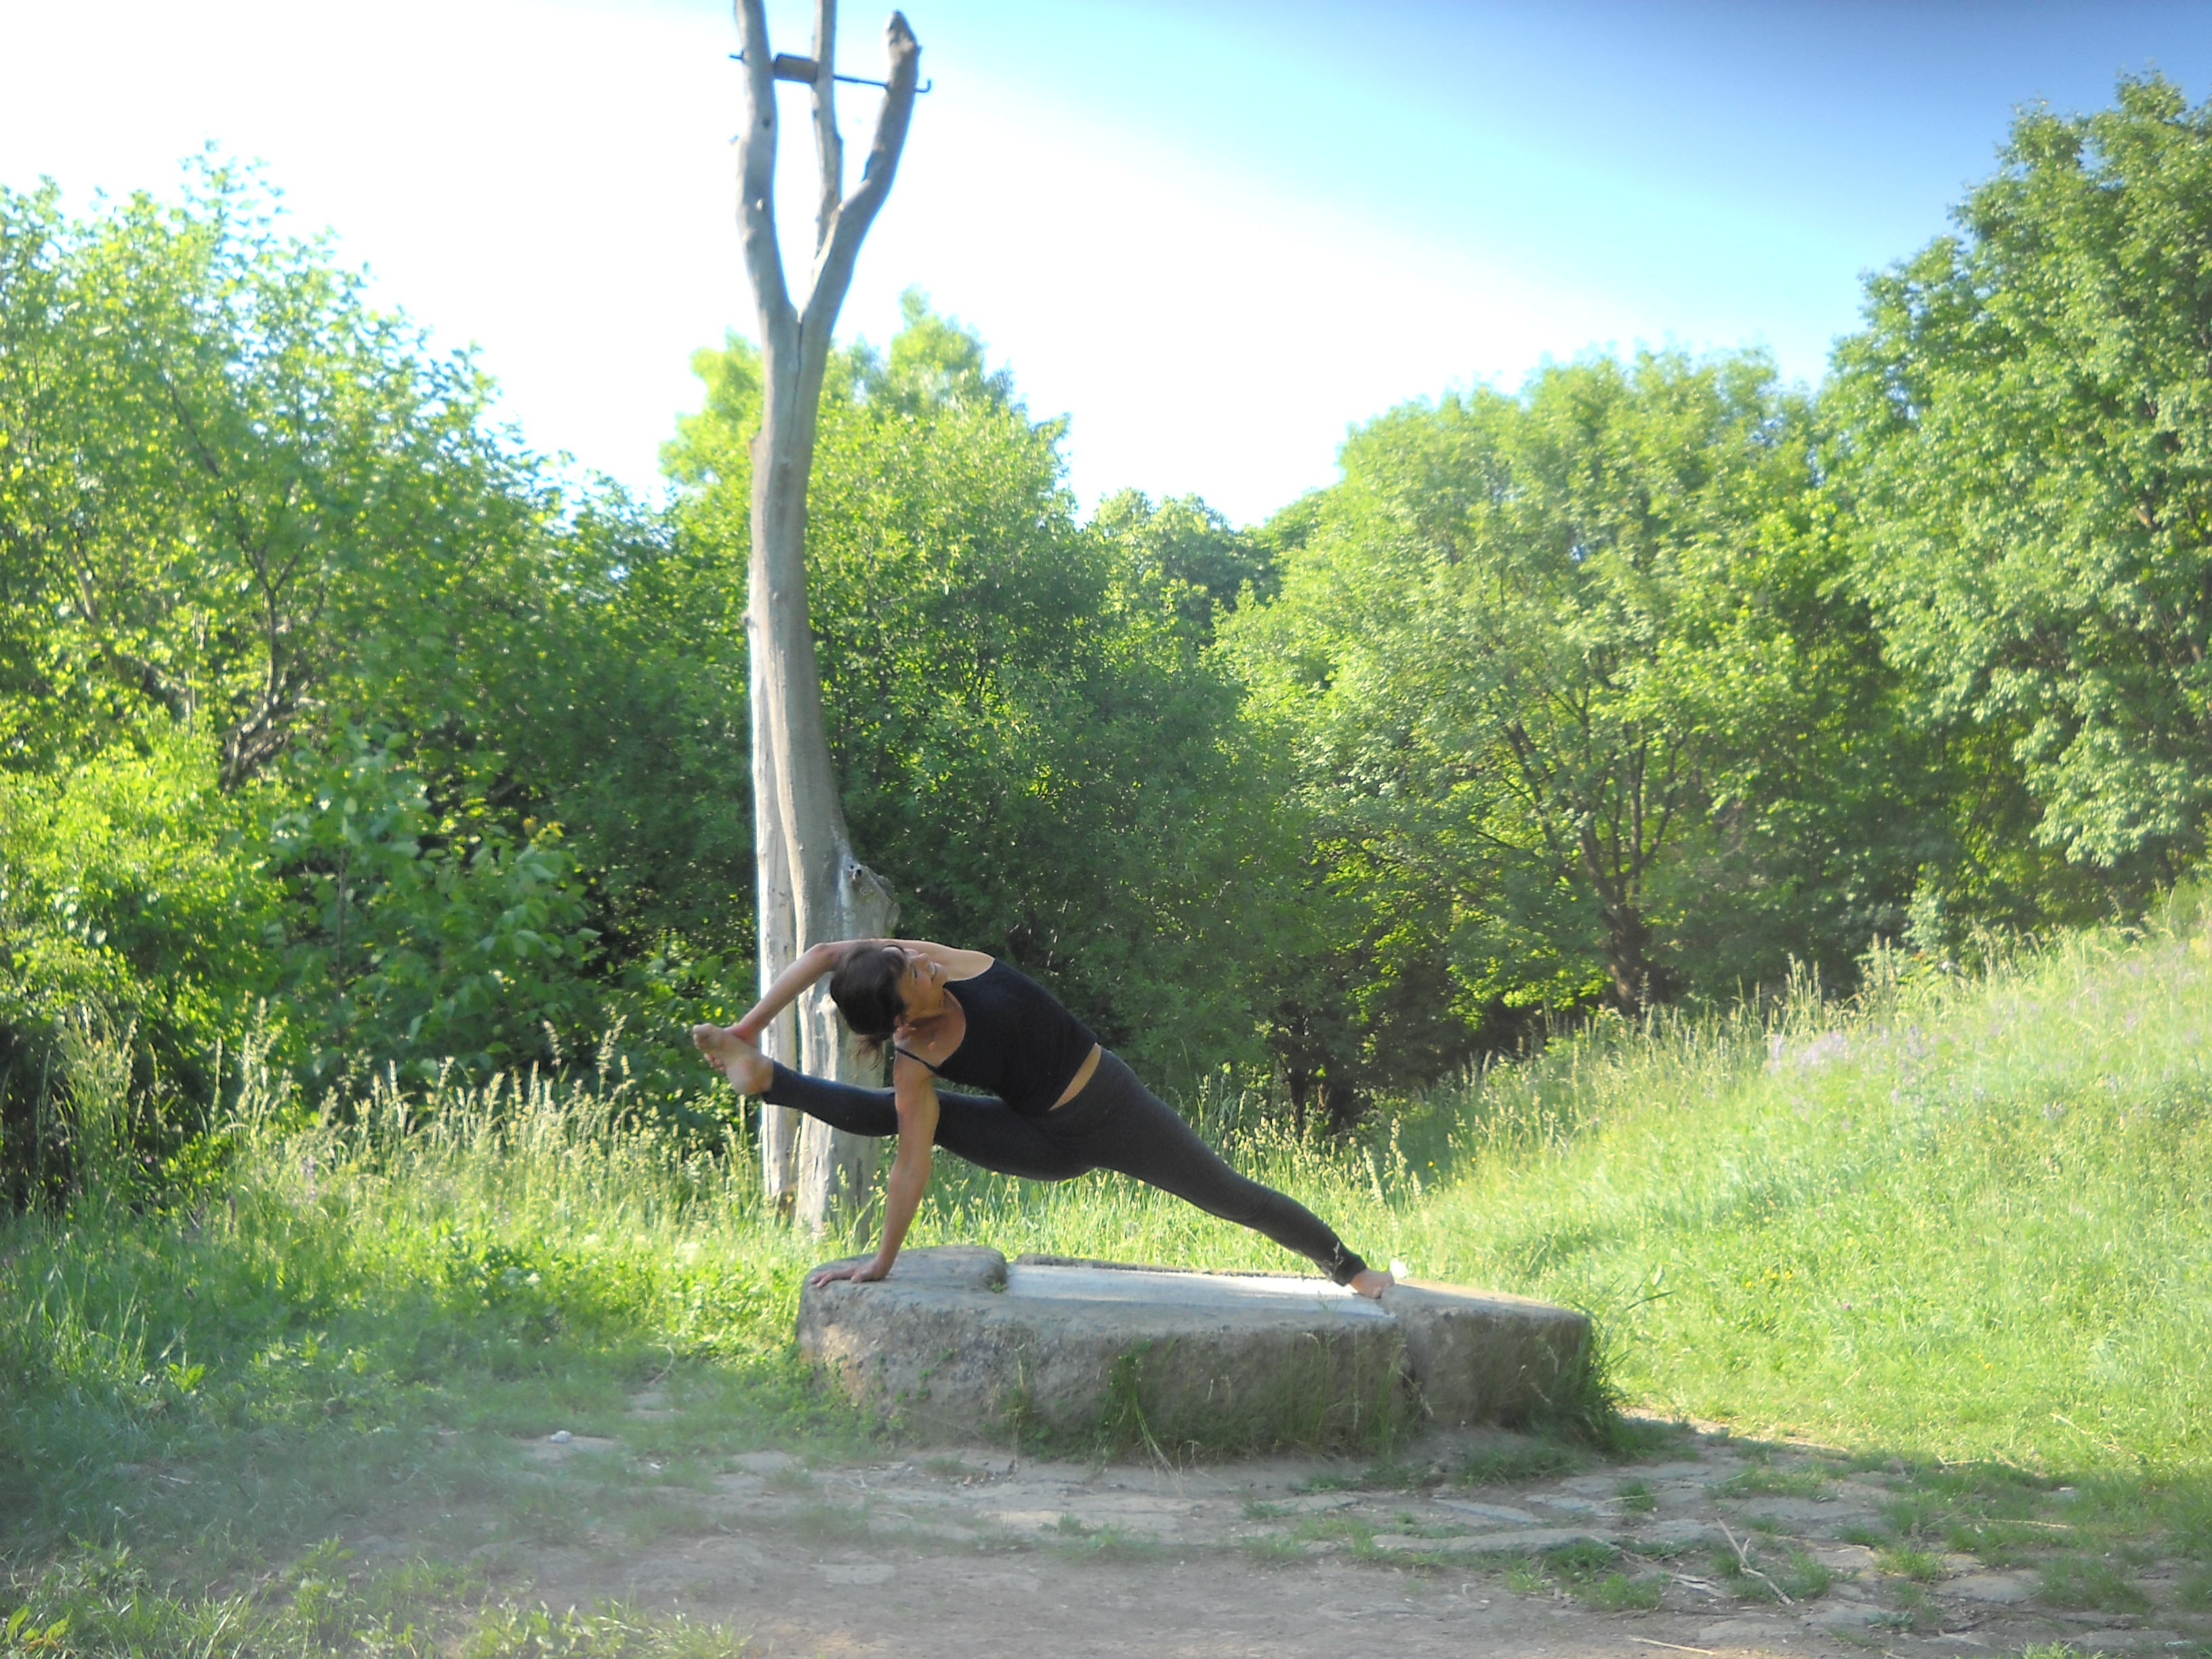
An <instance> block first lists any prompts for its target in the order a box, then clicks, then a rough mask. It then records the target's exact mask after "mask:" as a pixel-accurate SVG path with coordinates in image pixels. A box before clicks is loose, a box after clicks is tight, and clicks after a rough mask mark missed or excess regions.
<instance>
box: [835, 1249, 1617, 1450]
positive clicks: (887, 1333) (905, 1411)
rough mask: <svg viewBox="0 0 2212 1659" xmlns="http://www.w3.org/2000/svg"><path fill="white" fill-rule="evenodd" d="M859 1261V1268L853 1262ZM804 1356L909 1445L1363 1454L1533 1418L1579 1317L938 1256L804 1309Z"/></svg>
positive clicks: (1574, 1357) (1510, 1304)
mask: <svg viewBox="0 0 2212 1659" xmlns="http://www.w3.org/2000/svg"><path fill="white" fill-rule="evenodd" d="M851 1259H852V1260H855V1261H857V1260H859V1259H860V1258H851ZM798 1337H799V1352H801V1353H802V1354H803V1355H805V1357H806V1358H808V1359H809V1360H811V1361H812V1362H813V1363H814V1364H816V1365H817V1366H819V1367H820V1368H821V1369H822V1370H823V1372H824V1373H825V1374H827V1375H828V1376H830V1377H831V1378H832V1379H833V1380H834V1381H835V1382H836V1384H837V1386H838V1387H839V1388H840V1389H842V1390H843V1391H844V1392H845V1394H846V1395H848V1396H849V1397H850V1398H851V1399H852V1400H853V1401H854V1402H855V1403H856V1404H859V1405H860V1406H862V1407H866V1408H867V1409H870V1410H872V1411H875V1412H878V1413H881V1414H883V1415H884V1417H885V1418H886V1419H888V1420H889V1421H890V1423H891V1424H892V1425H893V1426H894V1428H895V1429H896V1431H898V1432H900V1433H901V1434H902V1435H903V1436H905V1437H908V1438H910V1439H914V1440H918V1441H924V1442H928V1441H949V1440H963V1439H974V1438H975V1437H977V1436H979V1435H985V1434H990V1433H994V1432H1000V1433H1003V1432H1007V1431H1016V1432H1018V1431H1022V1430H1024V1429H1028V1430H1030V1431H1041V1432H1042V1434H1043V1435H1045V1436H1047V1437H1052V1438H1056V1439H1060V1440H1063V1441H1067V1440H1084V1441H1091V1440H1095V1439H1097V1437H1100V1436H1101V1435H1102V1434H1103V1436H1105V1437H1108V1438H1109V1439H1111V1440H1117V1441H1121V1442H1122V1443H1127V1444H1133V1445H1134V1444H1146V1443H1148V1444H1151V1445H1152V1446H1154V1447H1156V1448H1158V1449H1161V1450H1163V1451H1168V1450H1172V1449H1175V1448H1178V1447H1182V1446H1185V1445H1189V1444H1197V1445H1200V1446H1202V1447H1205V1448H1206V1449H1209V1450H1214V1451H1256V1450H1263V1449H1267V1448H1270V1447H1273V1446H1281V1445H1299V1446H1314V1447H1329V1446H1349V1445H1357V1444H1361V1443H1369V1442H1372V1441H1374V1440H1376V1439H1378V1438H1383V1437H1387V1436H1389V1434H1391V1433H1392V1432H1394V1431H1397V1430H1399V1429H1401V1428H1405V1427H1409V1426H1413V1425H1415V1424H1417V1423H1418V1422H1419V1421H1423V1420H1429V1419H1433V1420H1436V1421H1438V1422H1441V1423H1445V1424H1449V1425H1457V1424H1461V1423H1477V1422H1483V1423H1496V1422H1514V1421H1518V1420H1521V1419H1524V1418H1526V1417H1528V1416H1529V1415H1530V1414H1532V1413H1534V1412H1537V1411H1540V1410H1541V1409H1542V1407H1543V1406H1544V1405H1545V1404H1546V1403H1547V1401H1551V1400H1552V1399H1553V1398H1555V1397H1556V1395H1557V1394H1558V1392H1559V1389H1561V1388H1562V1387H1564V1386H1566V1385H1567V1383H1568V1382H1569V1380H1570V1379H1571V1376H1573V1374H1574V1372H1575V1370H1576V1368H1577V1367H1578V1366H1579V1365H1580V1364H1582V1362H1583V1353H1584V1351H1585V1349H1586V1348H1587V1346H1588V1342H1589V1323H1588V1322H1587V1321H1586V1320H1584V1319H1583V1316H1581V1315H1580V1314H1577V1313H1573V1312H1571V1311H1570V1310H1566V1309H1563V1308H1554V1307H1552V1306H1549V1305H1548V1304H1544V1303H1539V1302H1529V1301H1527V1300H1524V1299H1522V1298H1521V1297H1505V1296H1496V1295H1490V1294H1486V1293H1484V1292H1480V1291H1461V1290H1458V1289H1456V1288H1455V1287H1452V1286H1449V1285H1406V1286H1401V1287H1400V1288H1397V1289H1395V1290H1393V1291H1389V1292H1388V1293H1387V1294H1386V1295H1385V1297H1383V1301H1382V1302H1381V1303H1379V1304H1378V1303H1375V1302H1370V1301H1367V1300H1365V1299H1364V1298H1362V1297H1357V1296H1355V1295H1353V1294H1352V1292H1351V1291H1347V1290H1344V1289H1342V1288H1340V1287H1339V1286H1337V1285H1331V1284H1329V1283H1328V1281H1327V1280H1326V1279H1316V1278H1310V1277H1302V1276H1298V1275H1294V1274H1288V1273H1188V1272H1184V1271H1181V1270H1178V1269H1175V1268H1167V1267H1135V1266H1131V1265H1128V1264H1126V1263H1119V1262H1103V1261H1079V1260H1074V1259H1071V1258H1067V1257H1060V1256H1034V1255H1025V1256H1023V1257H1021V1258H1020V1259H1019V1260H1018V1261H1015V1262H1014V1263H1013V1264H1012V1266H1011V1267H1009V1266H1008V1264H1007V1262H1006V1258H1005V1257H1003V1256H1002V1255H1000V1254H999V1253H998V1252H997V1251H996V1250H992V1249H982V1248H980V1247H977V1246H974V1245H940V1246H937V1247H935V1248H932V1249H910V1250H908V1251H905V1252H904V1253H903V1254H902V1255H900V1257H899V1259H898V1265H897V1266H896V1267H895V1268H893V1270H892V1272H891V1273H890V1277H889V1278H888V1279H884V1280H883V1281H881V1282H880V1283H878V1284H873V1285H854V1284H851V1283H848V1282H844V1281H839V1282H837V1283H835V1284H829V1285H821V1286H818V1287H817V1286H812V1285H810V1286H808V1287H806V1288H805V1289H804V1290H803V1291H801V1292H800V1295H799V1329H798Z"/></svg>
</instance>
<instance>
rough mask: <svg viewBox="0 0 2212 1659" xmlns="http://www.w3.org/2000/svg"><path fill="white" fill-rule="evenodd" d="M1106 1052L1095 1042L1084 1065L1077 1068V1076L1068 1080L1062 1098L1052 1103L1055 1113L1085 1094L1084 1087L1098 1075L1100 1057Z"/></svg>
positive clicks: (1061, 1094) (1061, 1093) (1062, 1091)
mask: <svg viewBox="0 0 2212 1659" xmlns="http://www.w3.org/2000/svg"><path fill="white" fill-rule="evenodd" d="M1105 1052H1106V1051H1105V1049H1103V1048H1100V1047H1099V1046H1098V1044H1097V1043H1095V1042H1094V1043H1092V1044H1091V1052H1090V1053H1089V1054H1085V1055H1084V1057H1083V1064H1082V1065H1080V1066H1077V1067H1076V1068H1075V1075H1074V1076H1073V1077H1072V1078H1070V1079H1068V1082H1067V1087H1066V1088H1065V1089H1062V1090H1061V1091H1060V1098H1059V1099H1058V1100H1055V1101H1054V1102H1053V1103H1052V1109H1053V1110H1054V1111H1055V1112H1056V1111H1058V1110H1059V1109H1060V1108H1061V1107H1063V1106H1065V1105H1066V1104H1067V1103H1068V1102H1069V1101H1071V1100H1073V1099H1074V1098H1075V1097H1076V1096H1078V1095H1079V1094H1081V1093H1082V1092H1083V1085H1085V1084H1086V1083H1088V1082H1090V1081H1091V1079H1092V1078H1093V1077H1094V1076H1096V1075H1097V1071H1098V1056H1099V1055H1101V1054H1104V1053H1105Z"/></svg>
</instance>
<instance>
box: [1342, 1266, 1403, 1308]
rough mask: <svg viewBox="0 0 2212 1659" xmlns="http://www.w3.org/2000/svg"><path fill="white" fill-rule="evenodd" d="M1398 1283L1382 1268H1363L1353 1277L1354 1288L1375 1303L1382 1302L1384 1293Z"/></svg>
mask: <svg viewBox="0 0 2212 1659" xmlns="http://www.w3.org/2000/svg"><path fill="white" fill-rule="evenodd" d="M1397 1282H1398V1281H1397V1280H1396V1279H1393V1278H1391V1277H1390V1275H1389V1273H1385V1272H1383V1269H1382V1268H1380V1267H1362V1268H1361V1269H1360V1270H1359V1271H1358V1273H1354V1274H1352V1289H1353V1290H1355V1291H1358V1292H1359V1293H1360V1295H1362V1296H1364V1297H1368V1298H1369V1299H1370V1301H1375V1302H1380V1301H1381V1300H1382V1299H1383V1291H1387V1290H1389V1288H1390V1287H1391V1286H1392V1285H1395V1284H1396V1283H1397Z"/></svg>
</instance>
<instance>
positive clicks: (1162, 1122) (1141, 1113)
mask: <svg viewBox="0 0 2212 1659" xmlns="http://www.w3.org/2000/svg"><path fill="white" fill-rule="evenodd" d="M1093 1089H1099V1090H1103V1091H1105V1094H1104V1096H1103V1097H1102V1098H1101V1099H1100V1100H1099V1101H1097V1102H1096V1103H1091V1102H1089V1101H1087V1100H1086V1099H1085V1097H1087V1096H1089V1095H1090V1093H1091V1090H1093ZM1086 1106H1089V1107H1091V1109H1090V1110H1085V1107H1086ZM1062 1109H1063V1110H1065V1111H1071V1112H1075V1111H1081V1112H1082V1116H1081V1118H1079V1120H1078V1123H1079V1124H1080V1125H1081V1126H1082V1127H1077V1125H1075V1124H1071V1125H1069V1126H1068V1127H1069V1128H1070V1129H1071V1130H1073V1131H1074V1133H1070V1134H1068V1135H1067V1136H1066V1139H1068V1140H1069V1142H1070V1144H1071V1145H1073V1146H1079V1147H1080V1149H1081V1150H1082V1152H1084V1154H1085V1158H1087V1159H1088V1160H1089V1162H1090V1163H1091V1165H1092V1167H1094V1168H1097V1169H1102V1170H1116V1171H1118V1172H1120V1173H1121V1174H1122V1175H1126V1176H1135V1177H1136V1178H1137V1179H1138V1180H1139V1181H1141V1182H1146V1184H1147V1185H1149V1186H1153V1187H1158V1188H1160V1189H1161V1190H1162V1191H1164V1192H1169V1193H1173V1194H1175V1195H1176V1197H1177V1198H1180V1199H1182V1200H1183V1201H1184V1202H1185V1203H1187V1204H1194V1205H1196V1206H1198V1207H1199V1208H1200V1209H1201V1210H1204V1211H1205V1212H1206V1213H1207V1214H1208V1215H1218V1216H1219V1217H1220V1218H1222V1219H1223V1220H1225V1221H1234V1222H1236V1223H1237V1224H1238V1225H1242V1226H1246V1227H1249V1228H1251V1229H1252V1230H1253V1231H1255V1232H1258V1233H1261V1234H1264V1235H1265V1236H1266V1237H1269V1238H1272V1239H1273V1240H1274V1241H1275V1243H1278V1244H1280V1245H1281V1246H1283V1248H1284V1249H1288V1250H1294V1251H1296V1252H1297V1254H1298V1255H1303V1256H1305V1257H1306V1258H1308V1259H1309V1260H1310V1261H1313V1262H1315V1263H1316V1265H1317V1266H1319V1267H1320V1268H1321V1270H1322V1272H1323V1273H1327V1274H1328V1276H1329V1278H1330V1279H1333V1280H1334V1281H1335V1282H1336V1283H1337V1284H1339V1285H1352V1287H1353V1288H1354V1289H1355V1290H1358V1291H1360V1292H1361V1294H1363V1295H1366V1296H1377V1295H1380V1294H1381V1293H1382V1292H1383V1290H1384V1289H1386V1288H1387V1287H1388V1286H1389V1284H1390V1282H1391V1280H1390V1276H1389V1274H1388V1273H1383V1272H1381V1271H1379V1270H1378V1269H1376V1268H1372V1267H1369V1266H1368V1265H1367V1263H1366V1262H1365V1261H1363V1260H1362V1259H1361V1258H1360V1257H1359V1256H1358V1255H1357V1254H1356V1253H1354V1252H1353V1251H1352V1250H1351V1249H1347V1248H1346V1245H1345V1243H1344V1241H1343V1240H1342V1239H1340V1238H1339V1237H1337V1236H1336V1234H1335V1232H1334V1230H1332V1229H1331V1228H1330V1226H1329V1225H1328V1223H1327V1222H1325V1221H1323V1220H1322V1218H1320V1217H1319V1216H1317V1215H1316V1214H1315V1213H1314V1212H1312V1211H1311V1210H1309V1209H1308V1208H1306V1206H1304V1205H1303V1204H1301V1203H1299V1202H1298V1201H1297V1200H1296V1199H1294V1198H1291V1197H1289V1196H1287V1195H1285V1194H1282V1193H1279V1192H1277V1191H1276V1190H1275V1189H1274V1188H1272V1187H1265V1186H1262V1185H1261V1183H1260V1182H1256V1181H1254V1180H1253V1179H1252V1178H1251V1177H1250V1176H1242V1175H1239V1174H1237V1171H1236V1170H1232V1169H1231V1168H1230V1167H1229V1165H1228V1164H1226V1163H1225V1162H1224V1161H1223V1159H1222V1158H1221V1155H1220V1154H1219V1153H1218V1152H1215V1151H1214V1150H1213V1149H1212V1147H1211V1146H1207V1145H1206V1143H1205V1142H1204V1141H1203V1140H1201V1139H1199V1137H1198V1134H1197V1132H1196V1131H1195V1130H1194V1129H1193V1128H1192V1127H1190V1125H1189V1124H1188V1123H1186V1122H1184V1121H1182V1116H1181V1115H1180V1114H1178V1113H1177V1112H1176V1110H1175V1109H1174V1108H1173V1107H1171V1106H1170V1105H1169V1104H1168V1103H1166V1102H1165V1101H1164V1100H1162V1099H1161V1098H1160V1097H1158V1095H1156V1094H1154V1093H1153V1092H1152V1091H1151V1090H1149V1089H1147V1088H1146V1087H1145V1085H1143V1084H1142V1083H1139V1081H1138V1080H1137V1078H1136V1074H1135V1073H1133V1072H1131V1071H1130V1070H1129V1068H1128V1066H1126V1065H1124V1064H1123V1063H1122V1062H1121V1060H1120V1059H1119V1058H1117V1057H1116V1056H1115V1055H1114V1054H1103V1055H1101V1056H1100V1057H1099V1062H1098V1074H1097V1076H1096V1077H1095V1078H1093V1079H1091V1084H1090V1085H1089V1087H1087V1088H1086V1089H1085V1091H1083V1094H1082V1095H1079V1096H1078V1097H1076V1098H1075V1099H1074V1100H1073V1101H1071V1102H1069V1103H1068V1104H1067V1105H1066V1107H1064V1108H1062Z"/></svg>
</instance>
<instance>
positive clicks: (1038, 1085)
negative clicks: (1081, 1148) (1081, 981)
mask: <svg viewBox="0 0 2212 1659" xmlns="http://www.w3.org/2000/svg"><path fill="white" fill-rule="evenodd" d="M945 990H946V992H947V993H948V994H951V996H952V997H953V998H954V1000H957V1002H958V1003H959V1004H960V1011H961V1012H963V1014H965V1015H967V1017H968V1029H967V1030H966V1032H965V1033H964V1034H963V1036H961V1039H960V1046H959V1047H958V1048H955V1049H954V1050H953V1051H952V1052H951V1054H947V1055H946V1056H945V1058H944V1060H941V1061H939V1063H938V1064H937V1065H934V1066H929V1062H928V1061H927V1060H921V1055H920V1054H908V1053H907V1051H906V1050H905V1049H903V1048H901V1049H900V1050H899V1051H898V1052H899V1053H901V1054H906V1057H907V1058H908V1060H921V1063H922V1064H923V1065H925V1066H929V1069H930V1070H931V1071H933V1072H934V1073H937V1074H938V1076H939V1077H943V1078H950V1079H951V1080H952V1081H953V1082H955V1083H965V1084H967V1085H969V1086H970V1087H971V1088H976V1089H981V1090H984V1091H987V1092H988V1093H990V1094H994V1095H996V1096H998V1097H999V1098H1000V1099H1001V1100H1003V1101H1005V1102H1006V1104H1007V1105H1009V1106H1011V1107H1012V1108H1013V1109H1015V1110H1016V1111H1018V1112H1020V1113H1022V1114H1023V1115H1024V1116H1030V1117H1034V1116H1036V1115H1040V1114H1042V1113H1045V1112H1048V1111H1050V1110H1051V1109H1053V1107H1054V1104H1056V1103H1058V1101H1059V1099H1060V1092H1061V1091H1063V1090H1065V1089H1066V1087H1067V1085H1068V1083H1069V1081H1070V1080H1071V1079H1073V1077H1074V1076H1075V1074H1076V1073H1077V1072H1079V1071H1080V1070H1081V1069H1082V1067H1083V1062H1084V1061H1085V1060H1086V1059H1088V1058H1089V1057H1090V1054H1091V1049H1092V1048H1096V1047H1097V1043H1098V1039H1097V1037H1095V1036H1091V1031H1090V1028H1089V1027H1087V1026H1086V1025H1085V1024H1084V1023H1083V1022H1082V1021H1081V1020H1079V1019H1078V1018H1076V1017H1075V1016H1074V1015H1073V1014H1071V1013H1069V1012H1067V1010H1066V1009H1065V1008H1063V1007H1061V1006H1060V1004H1059V1003H1057V1002H1056V1001H1054V1000H1053V995H1052V993H1051V992H1049V991H1048V990H1046V989H1045V988H1044V987H1043V986H1042V985H1040V984H1038V983H1037V982H1036V981H1035V980H1033V979H1030V977H1028V976H1027V975H1024V974H1020V973H1018V972H1016V971H1015V970H1014V969H1012V968H1009V967H1007V966H1006V963H1003V962H994V963H992V964H991V965H990V966H989V967H988V968H986V969H984V970H983V971H982V972H981V973H980V974H977V975H975V977H974V978H972V979H956V980H954V981H951V983H949V984H948V985H946V986H945Z"/></svg>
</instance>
